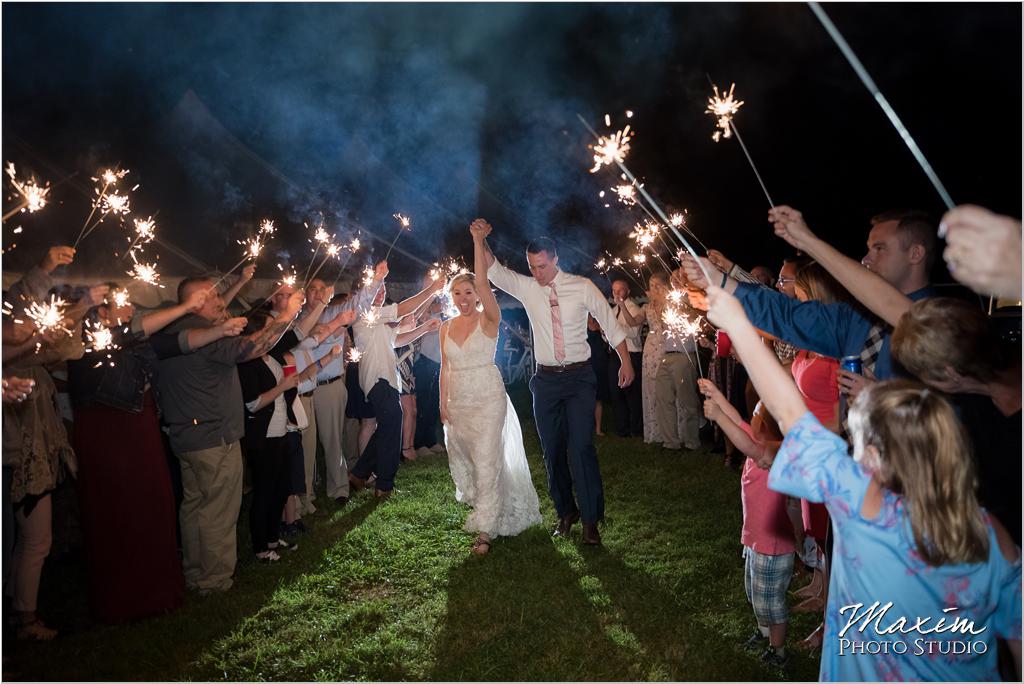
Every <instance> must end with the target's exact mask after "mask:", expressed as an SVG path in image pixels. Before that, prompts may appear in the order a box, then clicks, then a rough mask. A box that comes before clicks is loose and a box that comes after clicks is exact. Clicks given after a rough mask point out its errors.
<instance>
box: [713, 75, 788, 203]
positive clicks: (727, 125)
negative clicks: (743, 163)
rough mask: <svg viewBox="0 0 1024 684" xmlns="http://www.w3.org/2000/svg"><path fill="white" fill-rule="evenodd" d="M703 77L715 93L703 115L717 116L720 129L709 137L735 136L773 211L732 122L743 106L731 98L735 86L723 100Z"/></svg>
mask: <svg viewBox="0 0 1024 684" xmlns="http://www.w3.org/2000/svg"><path fill="white" fill-rule="evenodd" d="M704 75H705V76H707V77H708V83H710V84H711V88H712V90H714V92H715V94H714V96H712V97H710V98H708V108H707V109H706V110H705V113H708V114H713V115H714V116H717V117H718V127H719V129H721V130H718V131H715V134H714V135H712V136H711V137H712V139H713V140H714V141H715V142H718V141H719V140H721V139H722V138H728V137H731V136H730V135H729V132H730V131H732V133H734V134H735V135H736V141H737V142H738V143H739V144H740V148H742V149H743V154H744V155H745V156H746V158H747V163H748V164H750V168H751V170H752V171H753V172H754V176H756V177H757V182H758V184H759V185H760V186H761V190H762V191H763V192H764V196H765V197H767V198H768V204H769V206H771V208H772V209H774V208H775V202H773V201H772V196H771V195H769V194H768V188H767V187H765V184H764V181H763V180H762V179H761V174H760V173H759V172H758V170H757V166H756V165H755V164H754V159H753V157H751V156H750V152H749V151H748V150H747V146H746V144H744V142H743V136H741V135H740V129H738V128H736V123H735V122H734V121H733V120H732V117H733V115H734V114H735V113H736V112H738V111H739V108H740V107H741V106H742V105H743V100H738V101H737V100H734V99H733V97H732V92H733V89H734V88H735V87H736V84H735V83H733V84H732V86H730V87H729V94H728V95H726V96H725V97H724V98H723V97H721V96H720V95H719V94H718V86H717V85H715V83H714V81H712V80H711V75H710V74H704Z"/></svg>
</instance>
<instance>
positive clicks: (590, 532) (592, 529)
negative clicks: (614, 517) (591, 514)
mask: <svg viewBox="0 0 1024 684" xmlns="http://www.w3.org/2000/svg"><path fill="white" fill-rule="evenodd" d="M583 543H584V544H586V545H587V546H600V545H601V535H600V533H599V532H598V531H597V523H583Z"/></svg>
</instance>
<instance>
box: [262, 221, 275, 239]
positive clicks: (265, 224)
mask: <svg viewBox="0 0 1024 684" xmlns="http://www.w3.org/2000/svg"><path fill="white" fill-rule="evenodd" d="M276 230H277V229H276V228H274V222H273V221H271V220H270V219H263V220H262V221H260V235H266V236H267V237H270V236H271V235H273V234H274V232H275V231H276Z"/></svg>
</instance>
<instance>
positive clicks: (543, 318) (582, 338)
mask: <svg viewBox="0 0 1024 684" xmlns="http://www.w3.org/2000/svg"><path fill="white" fill-rule="evenodd" d="M487 277H488V278H489V279H490V281H491V282H492V283H494V284H495V285H496V286H497V287H499V288H501V289H502V290H504V291H505V292H507V293H509V294H510V295H512V296H513V297H515V298H516V299H518V300H519V301H520V302H522V304H523V308H525V309H526V315H527V317H528V318H529V319H530V327H532V328H533V353H534V358H535V359H536V361H537V363H539V364H540V365H542V366H558V365H569V364H573V363H580V362H582V361H587V360H589V359H590V345H589V344H587V312H590V313H591V314H592V315H593V316H594V318H596V319H597V322H598V323H600V324H601V329H602V330H604V334H605V337H606V338H607V339H608V344H610V345H611V346H612V347H613V348H614V347H617V346H618V345H619V343H620V342H622V340H624V339H626V333H625V331H624V330H623V329H622V326H621V325H619V322H618V321H616V320H615V315H614V314H613V313H612V309H611V307H610V306H609V305H608V302H607V301H605V298H604V295H602V294H601V291H600V290H599V289H597V286H596V285H594V283H592V282H590V280H588V279H587V278H583V277H582V276H578V275H572V274H570V273H566V272H565V271H558V273H557V274H556V275H555V278H554V280H553V281H552V284H553V285H554V286H555V292H556V296H557V298H558V308H559V310H560V313H561V320H562V339H563V345H564V348H565V359H563V360H562V361H561V363H560V362H559V361H557V360H556V359H555V342H554V335H553V334H552V330H551V304H550V301H551V287H550V286H547V285H541V284H540V283H538V282H537V280H536V279H535V278H531V277H529V276H524V275H522V274H520V273H516V272H515V271H512V270H509V269H507V268H505V267H504V266H502V265H501V264H500V263H498V260H497V259H495V260H494V264H492V265H491V266H490V267H489V268H488V269H487Z"/></svg>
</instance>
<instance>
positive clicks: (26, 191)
mask: <svg viewBox="0 0 1024 684" xmlns="http://www.w3.org/2000/svg"><path fill="white" fill-rule="evenodd" d="M7 175H8V176H10V177H11V187H12V188H14V190H15V192H17V193H18V194H19V195H21V201H20V202H19V203H18V204H17V205H16V206H15V207H14V208H13V209H11V210H10V211H8V212H6V213H5V214H4V215H3V220H4V221H6V220H7V219H9V218H10V217H11V216H14V215H15V214H17V213H18V212H21V211H25V210H28V213H30V214H34V213H35V212H37V211H39V210H40V209H42V208H43V207H45V206H46V196H47V194H49V192H50V184H49V183H47V184H46V185H44V186H42V187H40V186H39V184H37V183H36V180H35V179H34V178H30V179H29V180H27V181H19V180H18V177H17V174H16V172H15V170H14V163H13V162H7Z"/></svg>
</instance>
